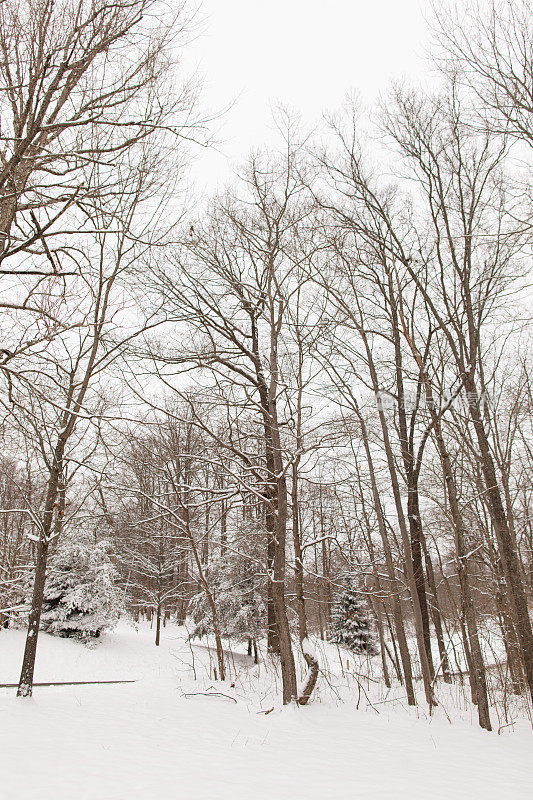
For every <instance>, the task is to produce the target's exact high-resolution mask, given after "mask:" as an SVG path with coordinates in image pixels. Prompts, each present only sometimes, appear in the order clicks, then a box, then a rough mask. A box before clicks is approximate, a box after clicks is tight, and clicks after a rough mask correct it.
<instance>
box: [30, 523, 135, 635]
mask: <svg viewBox="0 0 533 800" xmlns="http://www.w3.org/2000/svg"><path fill="white" fill-rule="evenodd" d="M115 578H116V571H115V568H114V567H113V564H112V562H111V559H110V557H109V553H108V544H107V542H105V541H100V542H97V543H94V542H91V541H88V540H87V539H84V538H82V539H77V540H74V541H71V540H69V539H65V540H63V541H62V542H61V543H60V545H59V548H58V550H57V552H56V553H55V554H54V556H53V557H52V559H51V561H50V566H49V570H48V575H47V578H46V584H45V589H44V602H43V611H42V615H41V629H42V630H44V631H47V632H48V633H51V634H54V635H55V636H62V637H72V638H76V639H82V640H84V641H89V640H90V639H93V638H97V637H99V636H100V634H101V633H102V632H103V631H106V630H110V629H112V628H113V627H114V626H115V624H116V622H117V621H118V618H119V615H120V613H121V611H122V608H123V602H122V594H121V592H120V591H119V590H118V589H117V587H116V586H115V583H114V581H115Z"/></svg>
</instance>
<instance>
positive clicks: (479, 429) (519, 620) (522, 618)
mask: <svg viewBox="0 0 533 800" xmlns="http://www.w3.org/2000/svg"><path fill="white" fill-rule="evenodd" d="M464 385H465V389H466V391H467V396H468V407H469V411H470V417H471V419H472V422H473V424H474V430H475V432H476V438H477V442H478V445H479V450H480V456H481V469H482V472H483V477H484V480H485V489H486V497H487V500H488V507H489V512H490V516H491V519H492V524H493V526H494V532H495V534H496V539H497V542H498V549H499V551H500V558H501V561H502V567H503V571H504V576H505V582H506V584H507V589H508V592H509V599H510V601H511V608H512V610H513V618H514V622H515V625H516V631H517V634H518V639H519V644H520V655H521V658H522V661H523V664H524V667H525V673H526V678H527V683H528V687H529V691H530V694H531V698H532V699H533V631H532V628H531V619H530V617H529V611H528V607H527V599H526V594H525V591H524V586H523V584H522V580H521V569H520V561H519V559H518V555H517V552H516V548H515V543H514V542H513V539H512V536H511V532H510V530H509V525H508V523H507V518H506V516H505V509H504V506H503V502H502V497H501V492H500V488H499V486H498V480H497V477H496V470H495V467H494V460H493V458H492V454H491V451H490V444H489V441H488V437H487V433H486V431H485V426H484V423H483V417H482V413H481V406H480V399H479V395H478V392H477V387H476V385H475V382H474V379H473V376H472V375H471V373H467V374H466V376H465V379H464Z"/></svg>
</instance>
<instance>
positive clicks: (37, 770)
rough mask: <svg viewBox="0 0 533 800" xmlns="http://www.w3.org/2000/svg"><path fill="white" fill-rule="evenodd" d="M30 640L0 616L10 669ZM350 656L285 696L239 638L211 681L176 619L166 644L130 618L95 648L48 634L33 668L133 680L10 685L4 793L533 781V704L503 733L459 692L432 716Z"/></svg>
mask: <svg viewBox="0 0 533 800" xmlns="http://www.w3.org/2000/svg"><path fill="white" fill-rule="evenodd" d="M23 645H24V633H23V632H22V631H5V630H3V631H1V632H0V681H1V682H3V683H15V682H16V681H17V678H18V671H19V667H20V661H21V656H22V649H23ZM324 653H325V650H323V651H322V653H321V658H324ZM329 656H330V659H329V660H330V662H333V661H335V658H336V655H335V653H333V654H332V653H330V654H329ZM343 662H347V663H343V668H342V669H341V667H340V663H339V662H338V657H337V665H336V666H335V665H333V664H332V663H330V664H329V666H328V669H327V670H326V674H325V676H322V677H321V678H320V681H321V683H320V687H319V690H318V694H317V696H316V699H315V701H314V702H312V703H310V704H309V705H308V706H307V707H305V708H285V709H282V708H280V706H279V700H278V690H277V688H276V685H275V672H274V670H273V669H272V668H271V667H270V666H268V665H265V664H260V665H258V666H254V665H253V662H252V659H250V658H248V657H247V656H246V655H244V654H243V652H242V650H241V653H235V654H234V655H230V656H229V663H230V678H229V680H228V681H226V682H225V683H224V684H222V683H215V682H214V681H213V679H212V674H211V671H212V656H211V651H210V649H209V648H208V647H207V646H206V644H203V643H195V644H194V645H193V647H192V648H191V646H190V645H189V643H188V642H187V641H186V639H185V636H184V632H183V629H179V628H177V627H175V626H167V627H166V628H165V629H164V630H163V636H162V643H161V646H160V647H159V648H156V647H155V646H154V643H153V632H152V631H150V630H149V629H148V628H146V627H141V628H140V629H139V630H138V631H136V630H135V629H134V628H132V627H130V626H128V625H127V624H125V623H122V624H121V625H120V626H119V628H118V629H117V631H116V632H115V633H112V634H109V635H108V636H106V637H105V638H104V639H103V640H102V641H101V642H100V643H99V644H98V645H97V646H96V647H94V648H93V649H88V648H87V647H85V646H84V645H82V644H80V643H79V642H74V641H68V640H63V639H57V638H54V637H52V636H49V635H46V634H41V636H40V640H39V652H38V661H37V669H36V676H35V679H36V681H43V682H45V681H50V680H55V681H58V680H63V681H68V680H98V679H100V680H114V679H115V680H120V679H135V680H136V682H135V683H129V684H119V685H92V686H61V687H49V688H48V687H47V688H45V687H43V688H36V689H35V692H34V697H33V698H32V699H23V700H21V699H17V698H15V696H14V692H15V690H14V689H0V714H1V720H2V723H1V726H0V770H1V773H0V775H1V777H0V797H1V798H2V800H26V799H27V800H30V798H31V799H32V800H33V798H39V800H48V799H50V800H67V799H68V800H138V799H139V800H140V799H141V798H142V800H152V798H153V799H154V800H160V799H162V798H180V800H189V798H190V799H191V800H217V799H218V798H221V799H223V800H226V799H227V798H233V799H234V800H252V798H253V800H263V798H265V799H266V798H268V799H269V800H272V798H276V800H285V799H288V798H291V800H304V798H305V799H306V800H307V799H309V800H312V799H313V798H320V800H352V798H368V797H371V798H373V800H380V799H381V798H383V799H385V798H387V800H402V799H403V798H409V799H410V800H418V799H419V798H420V800H421V799H422V798H424V800H426V798H432V800H433V799H435V798H446V800H449V798H454V799H457V798H468V799H469V800H472V798H475V797H483V798H484V800H491V798H498V800H503V798H506V799H507V798H520V799H521V798H529V797H532V796H533V769H532V766H531V764H532V758H531V753H532V751H533V734H532V732H531V728H530V726H529V725H528V723H527V721H526V720H523V721H521V722H518V723H516V724H515V725H514V726H513V730H512V732H510V729H509V728H504V730H503V731H502V734H501V735H498V733H497V732H493V733H486V732H484V731H482V730H481V729H480V728H478V727H476V725H475V724H472V722H471V720H470V715H471V711H469V712H468V713H465V712H461V711H460V710H457V713H454V715H453V717H454V718H453V724H451V723H450V721H448V719H447V715H448V716H451V708H452V705H453V703H454V698H453V694H450V695H449V697H448V698H446V697H445V698H444V701H443V703H442V704H441V707H440V708H439V709H438V711H437V712H436V713H435V715H434V716H433V717H432V718H431V719H429V718H428V717H427V716H426V715H425V713H424V712H423V710H422V709H420V710H418V709H414V710H413V709H407V708H406V707H405V705H404V704H403V703H402V702H401V700H395V701H393V702H389V700H390V699H391V698H392V697H393V694H394V693H392V694H390V696H388V695H384V694H383V690H382V688H379V690H378V688H377V687H378V686H379V687H381V683H380V684H377V683H376V684H374V683H373V681H372V679H368V678H363V677H359V678H358V677H357V674H358V673H361V674H362V673H363V672H364V666H365V665H364V663H363V662H362V661H361V663H358V664H354V663H353V658H352V663H350V661H349V659H347V658H346V655H345V656H344V658H343ZM343 673H344V674H343ZM195 676H196V677H195ZM231 683H234V684H235V685H234V686H233V687H232V686H231ZM384 700H385V702H384ZM357 706H358V707H357ZM453 707H454V709H455V705H453ZM272 708H273V710H272V711H270V713H268V714H265V713H261V712H265V711H269V710H270V709H272Z"/></svg>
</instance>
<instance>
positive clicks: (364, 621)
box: [331, 582, 378, 655]
mask: <svg viewBox="0 0 533 800" xmlns="http://www.w3.org/2000/svg"><path fill="white" fill-rule="evenodd" d="M331 628H332V637H331V638H332V641H333V642H336V643H337V644H340V645H342V646H343V647H346V648H347V649H348V650H351V651H352V652H353V653H367V654H368V655H375V654H376V653H377V652H378V650H377V646H376V642H375V640H374V636H373V635H372V631H371V629H370V620H369V615H368V609H367V605H366V602H365V600H364V597H363V596H362V595H361V593H360V592H358V591H357V590H355V589H354V588H353V586H352V583H351V582H348V584H347V586H346V588H345V589H343V591H342V592H341V593H340V594H339V596H338V598H337V601H336V603H335V605H334V607H333V611H332V625H331Z"/></svg>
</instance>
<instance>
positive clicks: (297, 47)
mask: <svg viewBox="0 0 533 800" xmlns="http://www.w3.org/2000/svg"><path fill="white" fill-rule="evenodd" d="M430 15H431V6H430V0H326V1H324V0H321V1H320V2H319V0H269V2H265V3H263V2H253V0H203V2H202V11H201V16H202V18H203V20H204V24H203V33H201V34H200V35H199V37H198V38H197V40H196V41H195V42H193V43H192V44H191V45H189V47H188V52H187V57H186V61H185V68H186V69H187V71H189V70H190V69H194V68H197V69H198V71H199V73H200V75H201V76H203V84H204V89H203V102H204V104H206V105H207V106H208V107H210V108H215V109H220V108H222V107H225V106H227V105H229V104H230V103H231V102H232V101H235V105H234V106H233V107H232V108H231V109H230V110H229V111H228V112H227V113H226V114H225V115H224V117H223V119H222V120H220V121H219V122H217V125H216V127H217V130H218V132H219V139H222V140H223V141H222V143H221V145H220V148H221V150H222V151H223V152H222V153H215V152H210V153H208V154H205V155H203V156H202V157H201V158H200V159H199V160H198V162H197V163H196V165H195V167H194V170H193V175H194V179H195V182H196V183H197V184H198V182H199V183H200V185H203V186H205V187H206V189H207V190H208V191H211V190H212V189H213V188H214V187H215V186H216V185H217V184H219V183H221V182H225V181H226V180H228V178H229V176H230V174H231V165H232V163H234V164H235V163H239V162H241V161H243V160H244V159H245V158H246V156H247V155H248V153H249V152H250V150H251V149H252V148H253V147H255V146H258V145H261V144H265V143H268V140H269V138H272V136H273V133H272V119H271V109H272V107H273V106H274V105H276V104H277V103H278V102H281V103H283V104H285V105H288V106H289V107H290V108H292V109H294V110H296V111H298V112H300V113H301V114H302V116H303V119H304V121H305V122H306V123H307V124H313V123H314V122H316V121H318V120H319V119H320V116H321V114H322V112H323V111H324V110H330V111H332V110H335V109H337V108H339V107H340V106H341V105H342V103H343V101H344V99H345V97H346V95H347V93H348V92H350V91H351V90H354V89H355V90H356V91H358V92H359V93H360V94H361V97H362V99H363V100H365V101H367V102H371V101H372V99H373V98H375V97H376V95H377V94H379V93H380V92H384V91H386V89H387V85H388V84H389V82H390V80H391V79H392V78H401V77H402V76H403V77H406V78H412V79H415V80H416V79H418V78H420V77H423V76H424V73H425V71H427V64H426V62H425V52H426V48H427V45H428V41H429V32H428V27H427V24H426V22H425V19H429V17H430Z"/></svg>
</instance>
